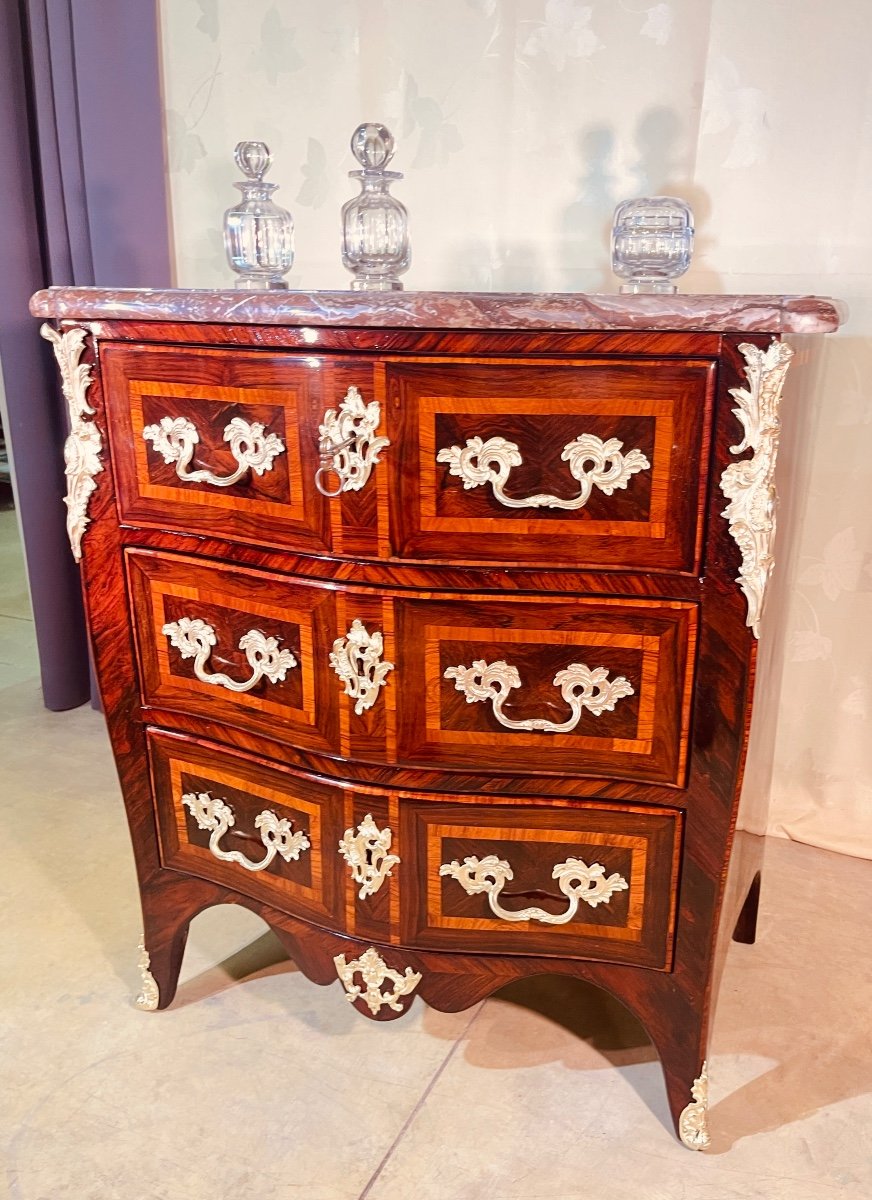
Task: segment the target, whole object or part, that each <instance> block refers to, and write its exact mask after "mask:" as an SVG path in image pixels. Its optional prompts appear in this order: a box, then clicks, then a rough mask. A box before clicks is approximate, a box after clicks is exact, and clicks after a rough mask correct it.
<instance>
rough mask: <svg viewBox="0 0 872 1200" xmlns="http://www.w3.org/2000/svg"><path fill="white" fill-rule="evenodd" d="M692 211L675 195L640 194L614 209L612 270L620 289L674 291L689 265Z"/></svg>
mask: <svg viewBox="0 0 872 1200" xmlns="http://www.w3.org/2000/svg"><path fill="white" fill-rule="evenodd" d="M692 253H693V213H692V212H691V209H690V205H689V204H687V203H685V201H684V200H679V199H678V198H677V197H675V196H643V197H641V198H640V199H638V200H625V201H624V202H623V203H622V204H619V205H618V207H617V208H616V209H615V219H614V225H613V227H612V270H613V271H614V273H615V274H616V275H617V276H618V277H619V278H620V279H624V280H626V281H627V282H625V283H623V284H622V285H621V291H622V292H660V293H663V292H675V291H677V290H678V289H677V288H676V286H675V284H674V283H673V282H672V281H673V279H677V278H678V276H679V275H683V274H684V272H685V271H686V270H687V269H688V267H689V266H690V258H691V255H692Z"/></svg>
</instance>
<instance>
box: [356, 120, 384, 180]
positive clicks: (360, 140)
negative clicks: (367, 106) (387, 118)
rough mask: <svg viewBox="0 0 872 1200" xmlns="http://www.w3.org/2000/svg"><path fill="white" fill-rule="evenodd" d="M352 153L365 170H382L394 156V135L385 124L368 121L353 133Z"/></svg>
mask: <svg viewBox="0 0 872 1200" xmlns="http://www.w3.org/2000/svg"><path fill="white" fill-rule="evenodd" d="M351 153H352V154H353V155H354V157H355V158H356V159H357V161H358V162H359V163H360V165H361V166H362V167H363V169H364V171H381V170H383V169H384V168H385V167H386V166H387V165H388V163H389V162H390V161H391V159H392V158H393V157H394V137H393V134H392V133H391V131H390V130H389V129H386V128H385V127H384V125H375V124H373V123H372V122H371V121H368V122H367V123H366V124H364V125H358V127H357V128H356V129H355V131H354V133H353V134H352V135H351Z"/></svg>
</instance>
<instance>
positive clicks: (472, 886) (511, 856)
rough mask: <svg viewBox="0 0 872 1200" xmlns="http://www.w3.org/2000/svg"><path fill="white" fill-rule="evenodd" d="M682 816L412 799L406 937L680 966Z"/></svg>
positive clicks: (416, 941)
mask: <svg viewBox="0 0 872 1200" xmlns="http://www.w3.org/2000/svg"><path fill="white" fill-rule="evenodd" d="M681 827H682V814H681V813H680V812H678V811H677V810H673V809H666V808H644V809H642V808H638V807H632V806H626V807H617V806H606V805H597V804H591V803H589V804H585V805H584V806H575V807H572V808H532V809H531V808H527V807H524V808H521V807H509V806H500V805H496V806H494V807H483V806H481V807H480V806H477V805H476V806H474V805H470V804H445V803H439V802H434V801H423V800H408V801H405V802H401V804H400V838H399V853H400V855H401V856H402V858H403V865H402V867H401V868H400V880H401V895H402V902H401V927H400V940H401V942H402V943H403V944H404V945H407V946H411V947H416V948H420V949H428V950H429V949H432V950H455V951H463V950H467V951H482V952H486V953H492V954H536V955H552V956H560V957H579V958H595V959H603V960H605V961H608V962H626V963H633V964H635V965H637V966H645V967H654V968H657V969H660V970H668V969H669V967H670V965H671V959H672V933H673V925H674V920H675V903H676V892H677V886H678V874H679V856H680V846H681Z"/></svg>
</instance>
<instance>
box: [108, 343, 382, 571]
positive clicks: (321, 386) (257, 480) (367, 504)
mask: <svg viewBox="0 0 872 1200" xmlns="http://www.w3.org/2000/svg"><path fill="white" fill-rule="evenodd" d="M103 377H104V380H105V384H106V388H107V390H108V393H109V396H110V399H111V403H110V404H109V405H108V421H109V435H110V439H111V442H112V455H113V461H114V463H115V466H116V472H117V479H118V505H119V510H120V517H121V520H122V521H124V522H127V523H130V524H138V525H153V526H157V527H159V528H161V529H172V530H179V531H181V532H187V533H200V534H206V535H209V534H212V535H215V536H218V537H225V538H231V539H235V540H239V541H247V542H253V543H256V544H273V545H278V546H291V547H293V548H298V549H300V550H304V551H305V550H309V551H322V552H323V551H325V550H330V549H334V550H337V551H341V550H342V536H341V533H340V532H338V530H339V529H340V527H341V520H342V519H345V518H347V519H346V525H347V530H346V537H347V538H348V539H350V543H349V547H348V548H349V549H350V550H352V551H359V550H365V549H366V545H367V539H368V538H371V539H372V544H373V546H374V545H375V537H376V533H375V530H376V520H377V517H376V508H377V500H376V495H375V489H376V483H375V480H374V479H372V478H370V479H368V480H367V483H366V485H364V486H362V487H361V488H360V489H359V490H357V491H354V492H353V493H350V495H351V498H352V500H353V501H354V505H353V511H354V515H353V516H352V515H350V514H351V512H352V508H351V504H350V501H349V502H346V498H343V499H342V500H332V501H331V500H329V499H328V498H327V497H325V496H324V495H322V494H321V492H320V491H319V490H318V488H317V487H316V483H315V480H316V475H317V473H318V470H319V466H320V457H319V426H320V425H321V423H322V422H323V421H324V420H325V413H327V412H328V410H330V409H333V410H334V412H335V411H336V410H337V406H341V403H342V401H343V398H344V397H345V396H346V394H347V393H348V391H349V389H350V388H356V389H357V393H358V395H359V397H360V399H361V401H362V402H363V403H364V404H369V403H371V402H372V400H373V395H372V387H373V383H372V379H373V372H372V367H371V365H370V364H369V363H364V362H361V361H359V360H355V359H342V360H335V361H334V360H329V361H325V360H322V359H319V358H316V357H310V356H304V355H289V354H266V353H260V352H250V351H249V352H245V351H236V350H234V351H232V352H227V351H225V352H221V351H216V350H202V349H197V348H190V347H188V348H169V349H168V348H159V347H120V346H108V347H107V348H106V350H105V352H104V355H103ZM377 469H378V468H377V466H374V467H373V468H372V472H373V473H375V472H376V471H377ZM322 483H323V486H324V488H325V490H328V491H329V490H332V489H334V488H335V486H336V480H335V478H334V477H333V476H332V475H328V476H324V477H322ZM361 538H362V542H361ZM355 539H357V540H355Z"/></svg>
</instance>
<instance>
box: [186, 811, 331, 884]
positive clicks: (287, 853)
mask: <svg viewBox="0 0 872 1200" xmlns="http://www.w3.org/2000/svg"><path fill="white" fill-rule="evenodd" d="M182 804H184V806H185V808H187V809H189V810H190V813H191V816H192V817H193V818H194V820H195V821H196V822H197V825H198V826H199V828H200V829H208V830H210V831H211V833H212V836H211V837H210V838H209V850H210V852H211V853H212V854H214V856H215V857H216V858H218V859H220V860H221V862H232V863H239V865H240V866H241V867H245V869H246V871H265V870H266V868H267V867H268V866H269V865H270V863H271V862H272V860H273V859H274V858H275V856H276V855H277V854H278V855H279V857H280V858H283V859H284V860H285V862H292V861H293V862H296V860H297V859H298V858H299V857H300V854H301V853H302V851H303V850H308V849H309V847H310V846H311V844H312V843H311V842H310V841H309V839H308V837H307V836H306V835H305V833H303V832H302V831H300V832H298V833H292V832H291V829H292V826H293V822H292V821H289V820H288V818H287V817H281V818H280V817H277V816H276V814H275V813H274V812H272V811H271V809H268V808H267V809H264V811H263V812H261V813H258V814H257V816H256V817H255V818H254V827H255V829H258V830H260V840H261V841H262V842H263V844H264V846H265V847H266V855H265V856H264V857H263V858H262V859H261V860H260V862H252V861H251V859H250V858H246V857H245V855H244V854H242V853H241V852H240V851H239V850H222V849H221V847H220V846H219V845H218V843H219V842H220V841H221V839H222V837H223V836H224V834H225V833H226V832H227V830H228V829H231V828H232V827H233V826H234V825H235V824H236V817H235V816H234V814H233V809H232V808H231V807H230V805H229V804H228V803H227V801H226V800H221V799H219V798H218V797H217V796H212V795H210V793H209V792H186V793H185V795H184V796H182Z"/></svg>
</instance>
